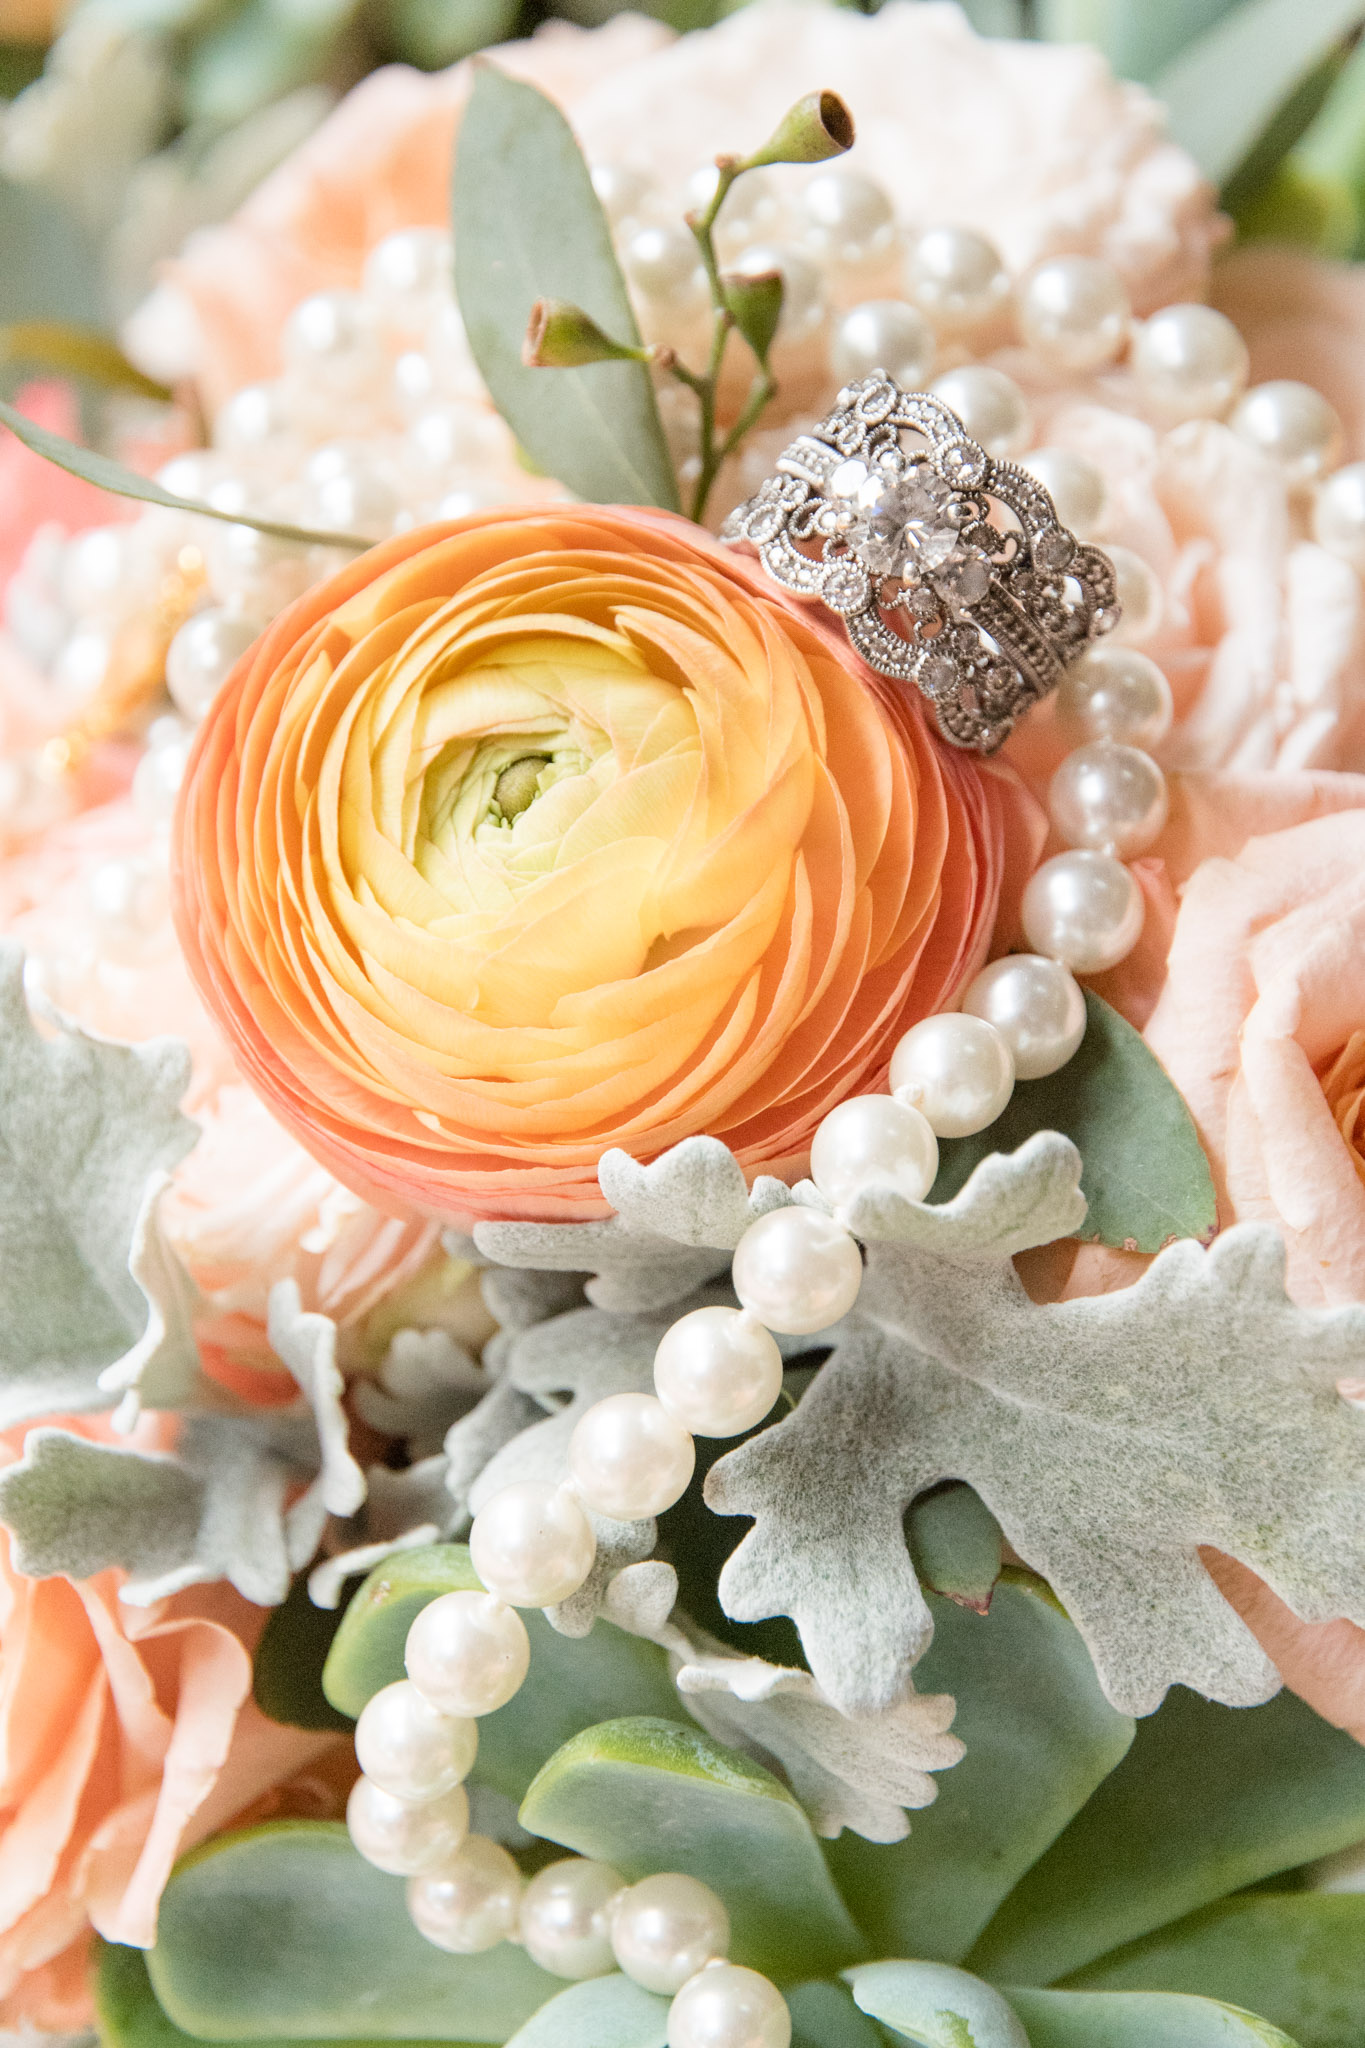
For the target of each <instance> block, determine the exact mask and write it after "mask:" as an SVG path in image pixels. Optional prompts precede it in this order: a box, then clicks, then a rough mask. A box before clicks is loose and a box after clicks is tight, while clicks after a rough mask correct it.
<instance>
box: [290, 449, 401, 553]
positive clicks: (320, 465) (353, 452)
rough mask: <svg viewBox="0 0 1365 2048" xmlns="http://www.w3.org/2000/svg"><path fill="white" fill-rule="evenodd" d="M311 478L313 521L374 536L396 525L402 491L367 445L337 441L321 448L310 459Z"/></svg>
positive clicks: (310, 515) (310, 513) (331, 528)
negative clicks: (390, 479) (396, 488)
mask: <svg viewBox="0 0 1365 2048" xmlns="http://www.w3.org/2000/svg"><path fill="white" fill-rule="evenodd" d="M307 479H308V513H307V516H308V520H309V522H311V523H315V524H316V525H318V526H323V527H326V528H327V529H328V530H329V531H330V532H332V533H355V534H359V535H361V536H362V537H366V536H368V537H369V538H370V539H374V540H378V539H380V538H382V536H383V535H384V534H386V533H387V532H388V531H389V529H390V527H391V526H392V525H393V522H394V518H395V516H396V514H397V512H398V506H399V499H398V493H397V491H396V490H395V489H394V487H393V485H392V484H391V483H390V482H389V480H388V478H387V477H386V476H385V474H384V472H383V470H382V469H381V468H380V466H379V465H378V464H377V463H376V462H375V461H374V460H373V459H372V458H371V457H370V456H369V455H368V454H367V453H366V451H365V450H364V448H363V447H356V446H353V445H347V444H344V443H333V444H332V445H330V446H328V447H325V448H319V449H318V451H317V453H316V454H315V455H314V456H313V457H312V458H311V459H310V461H309V464H308V469H307Z"/></svg>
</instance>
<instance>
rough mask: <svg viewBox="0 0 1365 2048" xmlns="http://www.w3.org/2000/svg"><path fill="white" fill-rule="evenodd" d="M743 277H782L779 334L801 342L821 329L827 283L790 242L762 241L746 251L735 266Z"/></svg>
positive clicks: (733, 266)
mask: <svg viewBox="0 0 1365 2048" xmlns="http://www.w3.org/2000/svg"><path fill="white" fill-rule="evenodd" d="M731 268H732V270H734V271H735V272H736V273H737V274H738V275H739V276H740V277H761V276H762V275H763V273H764V272H765V271H768V270H777V271H780V272H781V274H782V313H781V317H780V318H779V320H778V323H777V328H778V333H779V334H781V335H782V336H784V337H785V338H786V339H787V340H790V341H799V340H800V339H801V338H802V337H803V336H804V335H808V334H810V333H812V332H813V331H814V329H815V328H817V327H818V326H819V325H820V323H821V321H822V320H823V319H824V317H825V283H824V279H823V277H822V276H821V275H820V271H819V269H818V268H817V266H816V265H815V264H814V263H812V262H811V260H810V258H809V256H803V255H802V253H801V251H800V250H799V249H793V248H792V247H791V246H790V245H789V244H788V243H786V242H758V243H755V244H754V245H753V246H752V247H750V248H748V249H745V250H743V251H742V252H741V254H740V255H738V256H737V257H736V258H735V261H734V263H733V264H732V265H731Z"/></svg>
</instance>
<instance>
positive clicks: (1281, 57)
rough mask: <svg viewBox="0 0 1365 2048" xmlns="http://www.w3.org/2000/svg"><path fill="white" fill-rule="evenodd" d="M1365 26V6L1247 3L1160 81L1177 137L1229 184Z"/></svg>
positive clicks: (1356, 2)
mask: <svg viewBox="0 0 1365 2048" xmlns="http://www.w3.org/2000/svg"><path fill="white" fill-rule="evenodd" d="M1362 21H1365V5H1362V0H1312V4H1311V5H1309V6H1305V5H1304V0H1241V5H1240V6H1237V7H1234V8H1233V9H1231V10H1230V12H1228V13H1227V14H1225V15H1224V16H1223V17H1222V19H1221V20H1219V21H1216V22H1214V23H1213V24H1212V26H1211V27H1209V28H1208V29H1207V30H1206V31H1205V32H1204V34H1203V35H1201V36H1198V37H1196V39H1195V40H1194V41H1193V42H1192V43H1190V44H1188V45H1187V46H1186V48H1185V49H1183V50H1182V51H1181V53H1180V55H1179V56H1178V57H1176V58H1174V59H1173V60H1172V61H1171V62H1170V63H1169V64H1167V65H1166V66H1165V67H1164V68H1163V69H1162V70H1161V71H1160V73H1159V74H1158V75H1157V76H1156V77H1155V78H1154V79H1153V81H1152V83H1153V85H1154V87H1155V90H1156V93H1157V95H1158V97H1159V98H1160V99H1162V100H1163V101H1164V102H1165V106H1166V115H1167V120H1168V122H1169V125H1170V130H1171V133H1172V134H1173V135H1174V137H1175V139H1176V141H1177V142H1180V143H1183V144H1184V146H1185V148H1186V149H1188V150H1189V151H1190V154H1191V155H1192V156H1193V157H1194V158H1195V160H1196V161H1197V162H1198V164H1199V166H1200V168H1201V169H1202V170H1203V171H1204V173H1205V175H1206V176H1207V177H1210V178H1212V179H1213V181H1214V183H1215V184H1222V183H1223V181H1224V180H1225V179H1227V178H1230V177H1231V176H1232V174H1233V172H1234V171H1236V170H1237V169H1238V167H1239V165H1241V164H1242V163H1243V162H1244V160H1245V159H1246V157H1247V156H1248V155H1249V154H1250V153H1251V151H1252V149H1253V148H1254V147H1255V145H1256V143H1257V142H1258V140H1259V139H1260V137H1261V136H1262V134H1263V133H1264V131H1265V130H1266V129H1267V128H1268V127H1269V126H1270V123H1271V121H1272V119H1273V118H1274V116H1275V113H1276V111H1277V109H1278V108H1279V107H1280V106H1281V105H1282V103H1283V102H1284V101H1285V100H1286V99H1287V98H1288V97H1289V96H1290V94H1291V93H1292V92H1293V91H1294V89H1295V88H1296V87H1297V86H1299V85H1300V84H1302V82H1303V81H1304V80H1305V79H1307V78H1308V77H1309V76H1310V74H1311V73H1312V72H1313V71H1314V70H1315V69H1316V68H1317V66H1318V65H1320V64H1321V63H1322V61H1323V59H1324V58H1325V57H1327V56H1328V54H1329V53H1330V52H1331V50H1332V48H1333V47H1334V45H1335V44H1337V43H1339V42H1341V41H1342V40H1343V39H1344V38H1345V37H1347V36H1349V35H1350V34H1351V33H1352V32H1353V31H1354V30H1355V29H1357V28H1358V27H1359V26H1360V24H1361V22H1362Z"/></svg>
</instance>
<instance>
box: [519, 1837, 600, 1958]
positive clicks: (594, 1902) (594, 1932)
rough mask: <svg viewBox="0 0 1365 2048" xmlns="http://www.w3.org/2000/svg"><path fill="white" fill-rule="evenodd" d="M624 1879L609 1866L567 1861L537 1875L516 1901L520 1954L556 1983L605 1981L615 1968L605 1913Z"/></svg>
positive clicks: (582, 1859) (579, 1858) (586, 1860)
mask: <svg viewBox="0 0 1365 2048" xmlns="http://www.w3.org/2000/svg"><path fill="white" fill-rule="evenodd" d="M624 1884H625V1879H624V1878H623V1877H622V1876H621V1873H620V1872H619V1871H617V1870H613V1869H612V1867H611V1865H610V1864H609V1863H597V1862H594V1861H593V1859H592V1858H591V1857H588V1856H569V1857H566V1858H565V1860H564V1861H563V1862H562V1863H547V1864H546V1866H545V1868H544V1870H538V1871H537V1872H536V1874H535V1876H534V1877H533V1878H532V1879H531V1881H530V1883H529V1884H528V1885H527V1887H526V1889H525V1891H524V1892H523V1893H522V1895H521V1938H522V1940H523V1942H524V1943H525V1944H526V1953H527V1955H528V1956H530V1958H531V1961H532V1962H533V1963H539V1964H540V1967H541V1969H542V1970H549V1971H550V1972H551V1973H552V1974H553V1975H554V1976H556V1977H571V1978H573V1979H574V1981H575V1982H581V1981H582V1980H583V1979H584V1978H585V1977H605V1976H606V1975H607V1973H608V1972H609V1971H610V1970H613V1969H615V1967H616V1958H615V1956H614V1955H613V1953H612V1946H611V1916H610V1914H609V1913H608V1911H607V1908H608V1907H609V1906H610V1904H611V1902H612V1900H613V1899H614V1898H615V1897H616V1894H617V1893H618V1892H619V1891H621V1890H622V1889H623V1887H624Z"/></svg>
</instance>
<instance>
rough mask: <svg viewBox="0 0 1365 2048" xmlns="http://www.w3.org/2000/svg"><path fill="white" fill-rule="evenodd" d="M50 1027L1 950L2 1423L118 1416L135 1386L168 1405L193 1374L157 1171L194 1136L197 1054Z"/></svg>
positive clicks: (11, 953)
mask: <svg viewBox="0 0 1365 2048" xmlns="http://www.w3.org/2000/svg"><path fill="white" fill-rule="evenodd" d="M52 1022H53V1030H52V1032H51V1035H48V1036H44V1035H42V1034H40V1033H39V1032H38V1030H37V1029H36V1028H35V1026H34V1024H33V1021H32V1019H31V1017H30V1016H29V1011H28V1005H27V1003H26V1001H25V998H24V981H23V955H22V953H21V952H20V950H19V949H18V947H16V946H13V945H0V1268H3V1271H4V1275H5V1317H4V1327H3V1334H2V1335H0V1428H8V1427H10V1426H11V1425H13V1424H14V1423H18V1422H25V1421H28V1420H29V1419H30V1418H32V1417H34V1416H40V1415H51V1414H81V1413H89V1412H91V1411H93V1410H97V1409H102V1408H110V1407H112V1406H113V1405H114V1402H115V1401H116V1400H117V1399H118V1397H119V1395H120V1394H122V1393H126V1392H127V1391H128V1390H129V1389H130V1388H133V1387H135V1385H136V1383H137V1382H138V1380H139V1379H141V1381H142V1382H143V1390H144V1393H145V1395H146V1398H147V1399H149V1400H152V1399H155V1400H156V1401H158V1402H160V1403H165V1404H168V1403H170V1402H172V1401H174V1400H176V1399H178V1398H179V1397H180V1396H182V1395H183V1394H184V1392H186V1391H187V1390H188V1389H189V1388H191V1387H192V1386H193V1384H194V1382H195V1379H196V1374H197V1356H196V1354H195V1351H194V1347H193V1344H192V1342H191V1341H190V1340H189V1338H188V1334H187V1331H186V1328H185V1323H184V1317H183V1314H182V1313H181V1310H182V1307H183V1301H182V1299H181V1297H180V1295H179V1293H178V1288H179V1282H178V1280H174V1281H172V1280H169V1279H168V1273H167V1264H166V1258H167V1255H166V1254H165V1253H164V1248H163V1247H162V1246H161V1244H160V1241H159V1239H158V1238H157V1235H156V1226H155V1193H156V1187H157V1176H158V1175H162V1174H164V1173H166V1172H167V1171H168V1170H169V1169H170V1168H171V1167H173V1166H174V1165H175V1164H176V1162H177V1161H178V1160H179V1159H181V1158H182V1157H183V1156H184V1154H185V1153H186V1152H187V1151H188V1150H189V1148H190V1146H191V1144H192V1143H193V1142H194V1135H195V1132H194V1126H193V1125H192V1124H191V1123H190V1122H189V1121H188V1119H187V1118H185V1117H183V1116H182V1115H181V1114H180V1110H179V1108H178V1107H177V1105H178V1103H179V1100H180V1097H181V1096H182V1095H183V1093H184V1091H185V1086H186V1083H187V1081H188V1079H189V1055H188V1052H187V1051H186V1049H185V1047H184V1046H183V1045H181V1044H179V1043H178V1042H177V1041H175V1040H172V1039H167V1038H158V1039H151V1040H149V1041H148V1042H147V1043H146V1044H144V1045H136V1046H130V1045H115V1044H112V1043H110V1042H108V1041H106V1040H103V1039H99V1038H95V1037H92V1036H90V1035H88V1034H87V1033H85V1032H82V1031H78V1030H76V1029H75V1028H74V1027H73V1026H70V1025H69V1024H66V1023H64V1022H60V1021H59V1020H56V1019H55V1018H54V1019H53V1020H52ZM135 1254H136V1256H137V1259H138V1272H137V1274H134V1272H133V1270H132V1266H131V1260H132V1258H133V1256H134V1255H135ZM158 1319H160V1322H161V1324H162V1325H163V1327H161V1328H158V1327H157V1324H158ZM106 1375H108V1376H109V1377H108V1379H107V1380H106V1378H105V1376H106Z"/></svg>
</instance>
